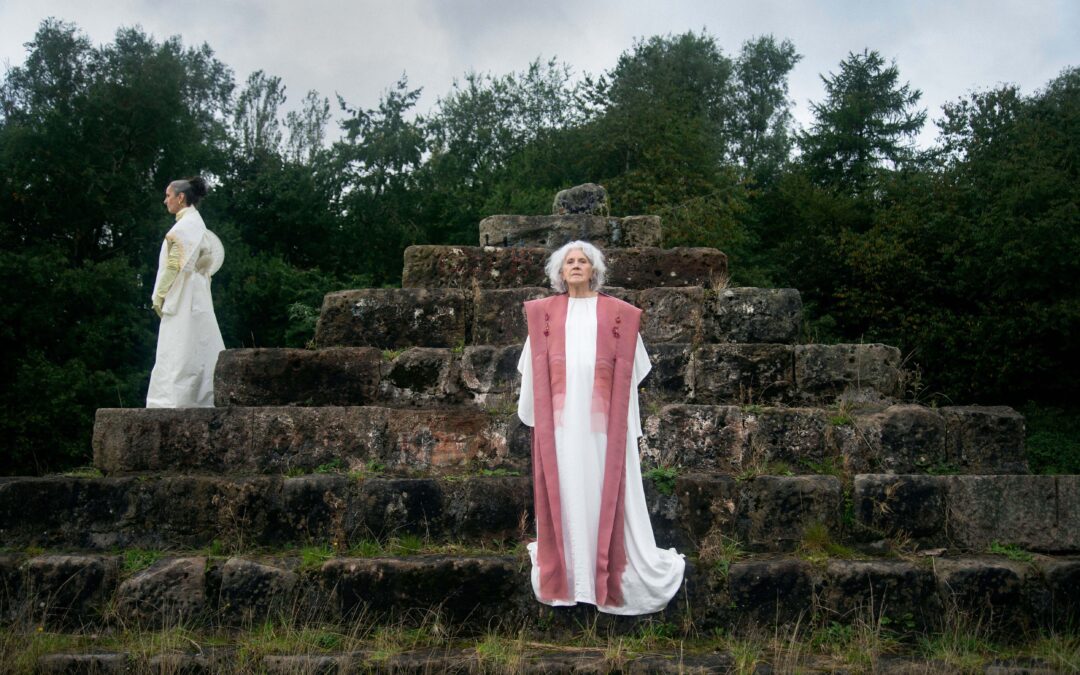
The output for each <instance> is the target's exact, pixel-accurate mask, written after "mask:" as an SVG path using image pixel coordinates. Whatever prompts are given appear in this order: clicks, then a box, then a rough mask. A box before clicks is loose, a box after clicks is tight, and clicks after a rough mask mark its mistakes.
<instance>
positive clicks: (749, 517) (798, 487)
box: [736, 476, 841, 551]
mask: <svg viewBox="0 0 1080 675" xmlns="http://www.w3.org/2000/svg"><path fill="white" fill-rule="evenodd" d="M840 507H841V488H840V481H839V480H838V479H837V478H835V477H833V476H758V477H756V478H752V479H750V480H748V481H746V482H745V484H744V486H743V487H742V489H741V494H740V496H739V503H738V505H737V509H738V512H737V517H736V530H737V532H738V539H739V541H741V542H743V543H744V544H745V546H746V547H747V548H748V549H750V550H765V551H784V550H791V549H794V548H795V547H796V546H798V544H799V542H801V541H802V539H803V535H804V533H805V531H806V529H807V528H808V527H809V526H811V525H823V526H825V527H826V528H828V529H829V530H830V531H839V525H840Z"/></svg>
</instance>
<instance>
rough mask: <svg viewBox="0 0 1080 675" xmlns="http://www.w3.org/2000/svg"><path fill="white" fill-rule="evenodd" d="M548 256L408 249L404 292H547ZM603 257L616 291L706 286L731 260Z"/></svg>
mask: <svg viewBox="0 0 1080 675" xmlns="http://www.w3.org/2000/svg"><path fill="white" fill-rule="evenodd" d="M547 255H548V251H547V250H546V249H543V248H518V247H513V248H494V247H483V248H480V247H470V246H410V247H409V248H407V249H405V269H404V272H403V274H402V282H401V283H402V286H403V287H405V288H406V289H411V288H426V289H436V288H452V289H453V288H460V289H467V290H469V291H471V290H473V289H476V288H481V289H486V288H519V287H523V286H540V287H544V286H546V285H547V283H548V281H547V275H545V274H544V263H545V261H546V260H547ZM605 255H606V256H607V259H608V268H609V270H608V272H609V275H608V280H607V283H608V285H609V286H614V287H621V288H629V289H642V288H654V287H657V286H708V285H710V283H711V281H712V279H714V278H717V277H720V276H723V275H725V274H727V256H725V255H724V254H723V253H721V252H719V251H717V250H716V249H708V248H670V249H660V248H652V247H638V248H612V249H608V250H607V251H605ZM327 297H329V296H327ZM324 307H325V305H324ZM319 344H323V343H322V342H321V341H320V342H319Z"/></svg>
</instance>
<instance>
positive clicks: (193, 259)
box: [146, 176, 225, 408]
mask: <svg viewBox="0 0 1080 675" xmlns="http://www.w3.org/2000/svg"><path fill="white" fill-rule="evenodd" d="M206 193H207V187H206V181H204V180H203V179H202V178H201V177H199V176H193V177H191V178H184V179H181V180H174V181H173V182H171V183H169V185H168V187H166V188H165V208H166V210H168V212H169V213H171V214H173V215H174V216H175V217H176V223H175V224H174V225H173V226H172V227H171V228H170V229H169V231H168V233H166V234H165V241H163V242H161V253H160V254H159V255H158V272H157V279H156V280H155V282H154V292H153V295H152V296H151V302H152V303H153V305H154V311H155V312H157V315H158V316H159V317H161V327H160V328H159V329H158V343H157V359H156V360H155V362H154V370H153V371H152V372H151V373H150V389H149V391H147V393H146V407H147V408H212V407H213V406H214V368H215V366H216V365H217V358H218V353H220V352H221V351H222V350H223V349H225V343H224V342H223V341H222V340H221V330H220V329H219V328H218V324H217V315H215V314H214V300H213V298H212V297H211V296H210V277H211V276H213V275H214V273H215V272H217V271H218V269H219V268H220V267H221V263H222V262H223V261H224V259H225V249H224V247H222V245H221V240H219V239H218V238H217V236H216V235H215V234H214V233H213V232H211V231H210V230H208V229H206V223H204V222H203V219H202V216H201V215H199V211H198V209H196V208H195V206H196V204H198V203H199V200H201V199H202V198H203V197H204V196H206Z"/></svg>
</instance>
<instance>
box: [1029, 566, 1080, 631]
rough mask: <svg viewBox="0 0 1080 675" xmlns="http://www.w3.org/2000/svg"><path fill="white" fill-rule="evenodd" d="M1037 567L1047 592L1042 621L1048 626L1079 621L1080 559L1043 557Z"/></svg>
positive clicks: (1073, 623) (1066, 624) (1065, 624)
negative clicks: (1044, 581)
mask: <svg viewBox="0 0 1080 675" xmlns="http://www.w3.org/2000/svg"><path fill="white" fill-rule="evenodd" d="M1038 569H1039V573H1040V574H1041V575H1042V577H1043V578H1044V579H1045V580H1046V586H1047V590H1048V592H1049V597H1048V598H1047V607H1046V614H1045V615H1044V616H1043V620H1044V622H1045V623H1046V624H1047V625H1050V626H1069V625H1072V626H1075V625H1077V624H1078V623H1080V560H1077V559H1068V560H1055V559H1044V560H1040V561H1039V563H1038Z"/></svg>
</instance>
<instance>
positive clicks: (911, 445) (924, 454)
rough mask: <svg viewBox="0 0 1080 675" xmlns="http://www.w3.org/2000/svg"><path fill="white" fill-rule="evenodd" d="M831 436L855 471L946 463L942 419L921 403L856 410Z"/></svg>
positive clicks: (908, 470) (905, 470)
mask: <svg viewBox="0 0 1080 675" xmlns="http://www.w3.org/2000/svg"><path fill="white" fill-rule="evenodd" d="M834 435H835V437H836V438H837V441H838V445H839V446H840V449H841V451H842V453H843V455H844V456H845V457H847V458H848V462H849V466H850V467H851V468H852V469H853V470H854V471H861V472H873V473H897V474H906V473H916V472H920V471H927V470H928V469H932V468H935V467H943V466H945V463H946V452H945V420H944V419H943V418H942V417H941V415H939V414H938V413H937V412H935V411H933V410H930V409H929V408H924V407H922V406H918V405H893V406H889V407H888V408H886V409H885V410H882V411H877V412H872V413H868V414H867V413H856V414H855V415H854V420H853V424H851V425H847V426H843V427H840V428H838V429H837V430H836V432H835V434H834Z"/></svg>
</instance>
